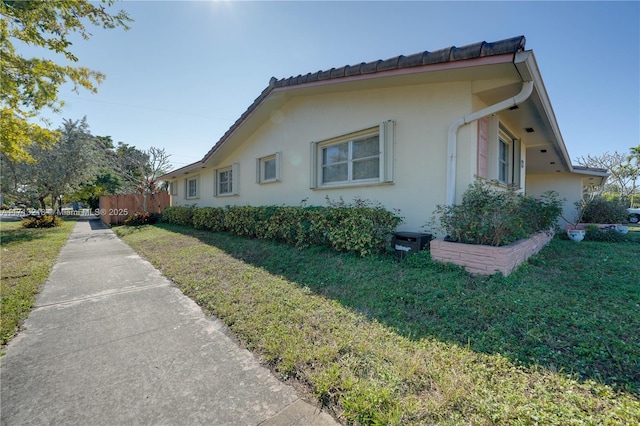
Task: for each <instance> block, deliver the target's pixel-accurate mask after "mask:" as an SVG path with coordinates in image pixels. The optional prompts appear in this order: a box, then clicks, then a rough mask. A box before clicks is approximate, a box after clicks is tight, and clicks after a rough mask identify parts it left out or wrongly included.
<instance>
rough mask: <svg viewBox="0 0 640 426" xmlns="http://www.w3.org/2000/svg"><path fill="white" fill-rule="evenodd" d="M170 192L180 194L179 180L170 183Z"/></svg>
mask: <svg viewBox="0 0 640 426" xmlns="http://www.w3.org/2000/svg"><path fill="white" fill-rule="evenodd" d="M169 194H170V195H178V182H176V181H173V182H171V183H169Z"/></svg>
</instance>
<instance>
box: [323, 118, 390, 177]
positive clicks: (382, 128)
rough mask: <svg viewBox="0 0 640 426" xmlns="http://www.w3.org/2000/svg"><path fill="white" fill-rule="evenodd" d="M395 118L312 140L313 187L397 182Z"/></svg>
mask: <svg viewBox="0 0 640 426" xmlns="http://www.w3.org/2000/svg"><path fill="white" fill-rule="evenodd" d="M393 131H394V123H393V121H387V122H384V123H382V124H381V125H379V126H376V127H372V128H369V129H365V130H362V131H359V132H354V133H351V134H349V135H345V136H340V137H337V138H333V139H329V140H326V141H322V142H313V143H312V144H311V157H312V158H311V162H312V166H313V167H314V170H312V178H311V188H316V187H332V186H345V185H347V186H349V185H358V184H366V185H370V184H372V183H383V182H393V133H394V132H393Z"/></svg>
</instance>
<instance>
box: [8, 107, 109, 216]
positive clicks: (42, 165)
mask: <svg viewBox="0 0 640 426" xmlns="http://www.w3.org/2000/svg"><path fill="white" fill-rule="evenodd" d="M58 134H59V135H60V137H59V138H58V140H57V141H56V143H55V145H54V146H53V147H51V148H43V147H42V146H40V145H32V146H30V147H29V148H28V153H29V155H30V156H31V157H32V158H33V159H34V160H35V161H36V163H26V162H14V161H11V160H9V159H8V158H7V157H6V156H5V155H4V153H3V162H4V163H6V164H3V169H6V170H7V171H8V177H10V178H11V179H12V185H11V188H10V190H11V191H10V192H11V194H12V195H13V196H14V198H16V199H18V200H19V199H25V200H26V199H29V198H31V199H33V198H35V199H37V200H38V203H39V204H40V208H42V209H45V208H46V207H47V201H48V200H50V207H51V208H52V209H53V210H54V211H57V208H59V207H61V202H62V198H63V196H65V195H68V194H70V193H72V192H74V191H76V190H78V189H79V188H80V187H81V185H82V184H84V183H86V182H89V181H91V180H92V179H94V177H95V175H96V172H97V170H98V168H99V167H100V166H101V165H102V164H103V163H102V157H101V153H100V150H99V148H98V145H97V143H96V138H95V137H94V136H93V135H91V133H90V132H89V126H88V124H87V121H86V119H85V118H83V119H82V120H76V121H73V120H64V122H63V126H62V128H61V129H59V130H58ZM5 177H7V174H5V172H4V170H3V180H4V178H5ZM3 190H5V186H4V183H3ZM56 203H57V204H58V206H56Z"/></svg>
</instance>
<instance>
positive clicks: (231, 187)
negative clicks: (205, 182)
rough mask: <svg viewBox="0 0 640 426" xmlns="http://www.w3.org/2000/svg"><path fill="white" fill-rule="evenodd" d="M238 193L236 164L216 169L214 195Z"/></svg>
mask: <svg viewBox="0 0 640 426" xmlns="http://www.w3.org/2000/svg"><path fill="white" fill-rule="evenodd" d="M237 194H238V164H234V165H232V166H229V167H224V168H222V169H217V170H216V172H215V196H216V197H221V196H226V195H237Z"/></svg>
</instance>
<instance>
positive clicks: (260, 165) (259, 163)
mask: <svg viewBox="0 0 640 426" xmlns="http://www.w3.org/2000/svg"><path fill="white" fill-rule="evenodd" d="M280 157H281V155H280V152H276V153H274V154H271V155H265V156H264V157H260V158H256V183H257V184H264V183H273V182H280ZM271 160H275V176H274V177H273V178H268V179H267V178H266V177H265V176H264V174H265V165H266V163H267V162H268V161H271Z"/></svg>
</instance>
